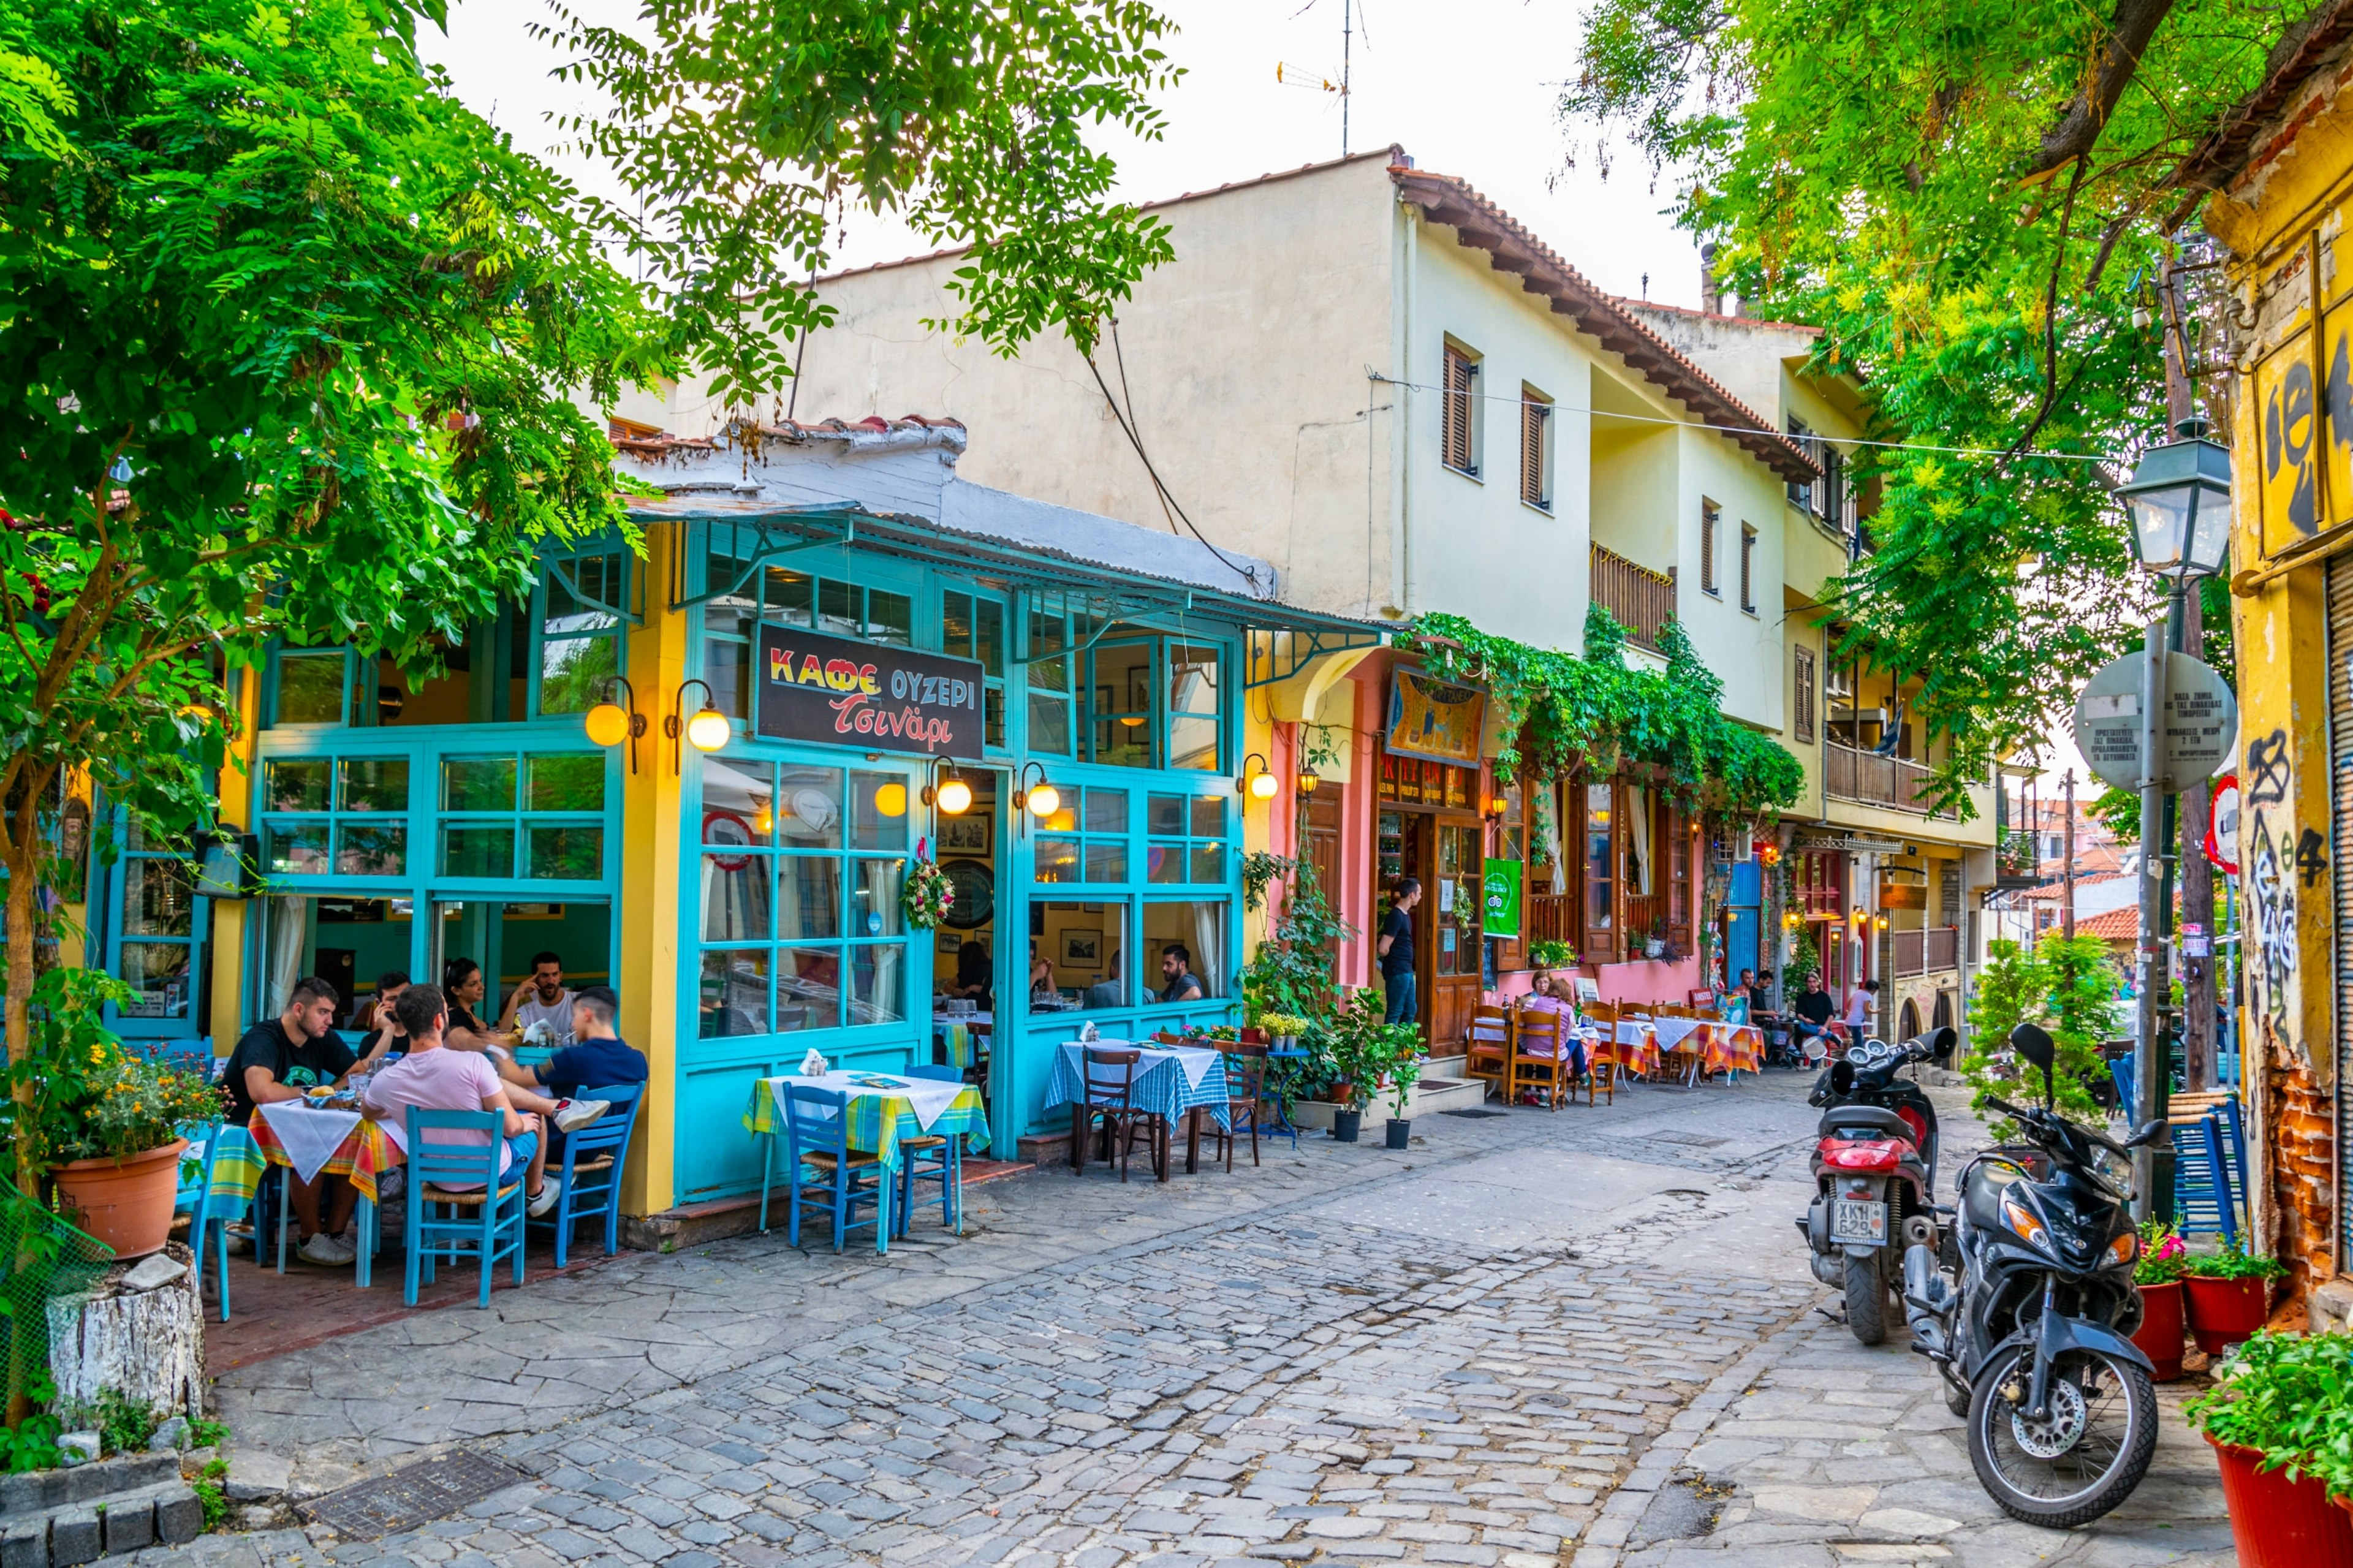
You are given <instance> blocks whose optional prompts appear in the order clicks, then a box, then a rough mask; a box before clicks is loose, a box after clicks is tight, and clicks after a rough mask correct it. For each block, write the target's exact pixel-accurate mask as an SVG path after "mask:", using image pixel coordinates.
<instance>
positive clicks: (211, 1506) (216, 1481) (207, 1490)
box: [188, 1459, 228, 1535]
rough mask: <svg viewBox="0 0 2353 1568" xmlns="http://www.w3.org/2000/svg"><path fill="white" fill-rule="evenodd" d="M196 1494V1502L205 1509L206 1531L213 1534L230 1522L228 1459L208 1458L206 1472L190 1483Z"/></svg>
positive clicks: (189, 1486)
mask: <svg viewBox="0 0 2353 1568" xmlns="http://www.w3.org/2000/svg"><path fill="white" fill-rule="evenodd" d="M188 1489H189V1490H190V1491H192V1492H194V1493H195V1494H196V1502H197V1505H198V1506H199V1507H201V1508H202V1509H203V1510H205V1532H206V1534H208V1535H209V1534H211V1533H212V1532H213V1531H216V1530H219V1529H220V1528H221V1527H222V1526H224V1525H226V1524H227V1522H228V1461H227V1459H208V1460H206V1462H205V1470H204V1474H203V1475H201V1476H199V1477H197V1478H196V1479H195V1480H193V1481H190V1482H189V1483H188Z"/></svg>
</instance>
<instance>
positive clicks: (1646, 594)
mask: <svg viewBox="0 0 2353 1568" xmlns="http://www.w3.org/2000/svg"><path fill="white" fill-rule="evenodd" d="M1593 602H1594V603H1595V604H1597V605H1600V606H1601V607H1602V608H1603V609H1606V610H1608V611H1609V613H1610V614H1611V615H1612V616H1616V617H1617V620H1618V624H1619V625H1620V626H1624V627H1625V628H1626V637H1627V640H1628V641H1630V642H1635V643H1640V644H1641V646H1642V647H1647V648H1653V649H1655V648H1656V647H1658V646H1659V633H1660V631H1661V630H1662V629H1663V628H1664V627H1665V626H1666V624H1667V622H1668V621H1669V620H1671V619H1672V618H1673V616H1674V613H1675V578H1674V574H1673V573H1672V572H1653V571H1651V569H1650V568H1649V567H1648V566H1637V565H1635V564H1634V563H1632V562H1631V561H1629V560H1627V559H1626V558H1625V557H1624V556H1623V555H1620V554H1619V553H1618V552H1616V551H1614V550H1606V549H1604V548H1602V547H1601V546H1600V545H1599V544H1597V545H1595V546H1594V547H1593Z"/></svg>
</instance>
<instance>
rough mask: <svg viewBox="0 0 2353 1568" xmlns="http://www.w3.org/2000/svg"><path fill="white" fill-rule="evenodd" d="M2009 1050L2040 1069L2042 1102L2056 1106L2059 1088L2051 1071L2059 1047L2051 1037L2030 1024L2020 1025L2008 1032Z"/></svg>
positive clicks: (2057, 1056) (2057, 1057) (2057, 1055)
mask: <svg viewBox="0 0 2353 1568" xmlns="http://www.w3.org/2000/svg"><path fill="white" fill-rule="evenodd" d="M2010 1049H2011V1050H2014V1051H2016V1052H2017V1053H2018V1054H2019V1055H2020V1056H2021V1057H2023V1058H2026V1060H2028V1061H2029V1062H2031V1063H2032V1064H2033V1065H2034V1066H2036V1067H2038V1068H2042V1102H2043V1103H2044V1104H2045V1105H2054V1104H2056V1103H2057V1102H2058V1095H2059V1086H2058V1084H2057V1082H2056V1081H2055V1080H2054V1079H2052V1072H2051V1069H2052V1065H2053V1064H2055V1063H2056V1062H2057V1061H2058V1059H2059V1047H2057V1046H2056V1045H2055V1044H2054V1043H2052V1038H2051V1037H2050V1036H2049V1035H2046V1034H2044V1033H2043V1032H2042V1030H2041V1029H2038V1028H2036V1027H2035V1026H2033V1025H2031V1024H2021V1025H2020V1026H2018V1027H2016V1028H2015V1029H2012V1030H2011V1031H2010Z"/></svg>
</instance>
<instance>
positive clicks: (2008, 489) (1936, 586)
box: [1561, 0, 2319, 805]
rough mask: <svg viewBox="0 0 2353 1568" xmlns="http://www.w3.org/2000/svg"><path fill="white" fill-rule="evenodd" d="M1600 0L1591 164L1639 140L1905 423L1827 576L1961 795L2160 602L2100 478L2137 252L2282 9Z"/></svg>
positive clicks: (2129, 355)
mask: <svg viewBox="0 0 2353 1568" xmlns="http://www.w3.org/2000/svg"><path fill="white" fill-rule="evenodd" d="M2312 14H2313V15H2318V14H2319V12H2318V11H2314V12H2313V13H2312ZM1586 19H1587V32H1586V37H1585V43H1584V47H1583V51H1582V58H1580V60H1579V62H1578V70H1577V73H1576V75H1575V76H1574V78H1573V79H1572V80H1571V83H1570V85H1569V87H1568V88H1567V91H1566V92H1565V93H1564V95H1563V97H1562V99H1561V111H1562V114H1563V117H1564V119H1565V121H1567V123H1568V124H1569V125H1570V126H1571V127H1572V128H1573V130H1574V132H1575V133H1576V135H1577V138H1578V142H1577V148H1576V149H1575V150H1574V151H1573V153H1572V156H1576V155H1579V154H1581V153H1586V152H1587V151H1588V150H1590V149H1591V148H1593V147H1595V146H1599V148H1600V149H1601V153H1602V158H1603V162H1604V164H1605V167H1606V165H1607V163H1608V159H1609V148H1610V146H1611V144H1612V142H1613V140H1614V139H1617V138H1621V137H1624V138H1630V139H1631V141H1632V142H1633V143H1634V145H1635V146H1636V147H1637V148H1638V149H1639V150H1640V153H1641V155H1642V156H1643V157H1644V158H1645V159H1646V160H1647V161H1648V162H1649V163H1650V164H1651V170H1652V174H1653V177H1654V178H1656V177H1659V176H1662V175H1663V176H1666V177H1669V178H1671V179H1672V180H1673V181H1674V182H1675V183H1676V201H1677V205H1676V211H1677V214H1678V216H1679V217H1680V219H1681V220H1682V221H1683V223H1684V224H1686V225H1687V226H1690V227H1692V228H1693V229H1694V231H1696V232H1697V233H1699V234H1700V235H1702V236H1703V237H1707V238H1709V239H1712V240H1714V241H1715V242H1717V243H1718V245H1719V250H1718V253H1717V255H1718V261H1719V265H1720V267H1721V268H1722V269H1723V270H1724V271H1725V273H1726V275H1727V276H1728V278H1729V280H1730V281H1731V282H1732V284H1733V285H1734V286H1735V287H1736V289H1737V290H1738V291H1739V293H1740V294H1741V295H1742V296H1743V297H1744V299H1745V300H1747V301H1749V302H1750V303H1751V304H1752V306H1753V307H1754V308H1755V309H1757V310H1763V311H1768V312H1770V313H1772V314H1774V315H1777V316H1780V317H1784V318H1786V319H1792V320H1797V321H1808V322H1811V323H1814V324H1817V325H1820V327H1822V328H1823V329H1824V332H1823V335H1822V337H1821V338H1820V342H1819V346H1818V348H1817V351H1816V353H1815V356H1814V363H1813V368H1814V369H1815V370H1817V371H1820V372H1830V373H1847V374H1856V375H1859V376H1860V377H1862V380H1863V381H1864V382H1865V384H1867V386H1868V387H1869V389H1870V394H1871V398H1872V411H1873V428H1872V429H1871V431H1870V434H1871V435H1872V436H1873V437H1876V438H1879V439H1882V440H1886V441H1891V442H1894V443H1897V444H1898V445H1896V446H1894V447H1883V448H1866V449H1864V451H1863V452H1862V455H1861V457H1860V458H1859V459H1858V464H1857V470H1856V475H1855V478H1856V481H1857V482H1858V483H1860V484H1864V485H1868V486H1871V487H1873V489H1875V492H1876V499H1877V501H1878V510H1877V514H1876V515H1875V517H1874V518H1873V520H1872V524H1871V528H1870V533H1871V542H1872V544H1873V546H1874V549H1873V552H1871V553H1869V554H1867V555H1865V556H1864V557H1863V558H1862V560H1861V561H1860V562H1859V563H1858V564H1857V565H1856V566H1855V568H1854V569H1853V570H1852V572H1850V573H1849V574H1847V575H1846V576H1845V577H1844V579H1843V580H1842V581H1840V582H1837V583H1834V584H1828V585H1827V589H1828V602H1830V603H1831V604H1832V605H1834V606H1835V608H1836V612H1837V614H1838V616H1840V618H1841V623H1842V624H1843V625H1844V626H1846V627H1847V628H1848V630H1847V639H1848V640H1847V647H1848V648H1849V649H1850V650H1862V649H1868V650H1869V652H1870V654H1871V656H1872V657H1873V658H1874V660H1875V661H1876V662H1877V663H1879V664H1880V665H1881V666H1882V667H1883V668H1893V669H1895V670H1898V671H1901V672H1903V673H1905V674H1906V675H1909V676H1916V677H1918V678H1919V679H1921V681H1922V683H1923V684H1922V689H1921V690H1920V692H1919V693H1918V695H1917V696H1916V697H1915V698H1913V699H1911V700H1910V704H1909V705H1910V709H1911V711H1912V714H1913V717H1914V719H1915V721H1916V722H1918V723H1920V724H1921V725H1922V726H1923V728H1924V730H1925V731H1926V734H1927V735H1928V736H1929V737H1931V738H1941V739H1943V740H1944V741H1946V742H1947V743H1948V747H1949V751H1948V752H1947V754H1946V755H1944V756H1943V758H1942V760H1940V762H1939V763H1938V767H1939V769H1940V772H1941V778H1942V781H1943V783H1944V784H1945V785H1946V786H1947V790H1948V791H1949V792H1952V793H1951V795H1950V796H1949V798H1951V799H1952V801H1953V803H1954V804H1955V805H1961V804H1962V802H1961V801H1960V799H1959V798H1958V795H1957V791H1958V789H1959V787H1960V785H1961V784H1964V783H1966V782H1968V781H1971V780H1977V781H1981V780H1982V779H1983V778H1984V776H1985V773H1986V770H1987V768H1988V766H1989V763H1991V762H1992V761H1993V760H1994V759H1995V758H1996V757H1998V756H2000V755H2003V754H2005V753H2006V752H2010V751H2012V750H2015V749H2018V748H2020V747H2021V746H2029V745H2032V744H2035V743H2037V742H2040V741H2041V739H2042V736H2043V735H2045V734H2047V733H2049V732H2050V731H2051V730H2052V726H2053V724H2054V722H2055V721H2056V720H2057V719H2058V718H2060V717H2061V716H2062V715H2063V712H2064V711H2065V709H2066V705H2067V704H2068V703H2069V702H2070V701H2072V700H2073V694H2074V692H2075V690H2076V689H2078V688H2079V687H2080V686H2081V684H2082V681H2083V680H2084V678H2085V677H2086V676H2088V675H2089V673H2090V672H2091V670H2092V669H2093V668H2096V666H2097V665H2099V664H2100V663H2102V662H2104V661H2105V659H2106V658H2109V657H2111V656H2112V655H2113V654H2114V653H2115V652H2116V651H2118V650H2120V649H2121V648H2122V647H2125V646H2126V645H2127V644H2128V643H2129V642H2132V641H2135V640H2137V628H2138V627H2139V626H2141V625H2142V624H2143V623H2144V621H2145V620H2146V618H2147V614H2148V612H2149V610H2150V607H2151V603H2152V601H2151V597H2150V595H2149V591H2148V589H2147V586H2146V585H2145V584H2144V583H2143V582H2142V581H2141V580H2140V579H2139V577H2138V574H2137V571H2136V570H2135V568H2134V567H2133V564H2132V557H2131V550H2130V545H2129V542H2128V540H2127V538H2126V531H2125V529H2124V526H2123V519H2122V516H2121V513H2120V511H2119V510H2118V509H2117V508H2116V505H2115V503H2114V502H2113V500H2111V499H2110V495H2109V487H2110V486H2111V485H2112V484H2113V483H2114V482H2115V481H2116V478H2117V477H2118V475H2119V471H2120V465H2123V464H2128V463H2129V461H2130V458H2131V454H2132V451H2133V449H2134V448H2135V447H2137V445H2138V444H2139V443H2140V442H2142V441H2144V440H2146V439H2147V438H2149V437H2150V436H2151V434H2152V433H2153V432H2154V431H2156V430H2157V429H2158V427H2159V426H2161V424H2162V420H2163V413H2164V408H2163V398H2162V396H2161V390H2162V376H2161V370H2160V364H2159V342H2160V339H2159V332H2160V331H2162V330H2164V326H2165V321H2166V317H2167V311H2166V310H2164V309H2163V308H2162V307H2161V303H2160V302H2159V301H2158V300H2157V298H2156V295H2155V291H2154V288H2153V280H2154V279H2155V278H2156V276H2157V275H2158V267H2159V264H2160V262H2161V261H2162V260H2163V259H2164V258H2165V257H2166V256H2167V255H2168V251H2169V249H2170V247H2171V246H2172V244H2173V240H2172V237H2173V236H2174V235H2175V234H2176V233H2177V231H2178V230H2179V227H2180V226H2181V225H2182V223H2183V222H2184V221H2185V220H2186V219H2187V218H2188V217H2189V216H2191V214H2192V213H2193V212H2194V210H2195V206H2196V202H2197V199H2198V195H2199V193H2196V192H2190V193H2188V194H2185V193H2184V191H2183V190H2182V189H2181V188H2179V185H2178V184H2176V174H2177V171H2178V170H2179V167H2180V165H2181V163H2182V161H2183V159H2184V157H2185V156H2186V155H2187V154H2189V153H2190V152H2191V150H2192V149H2193V147H2195V145H2196V144H2197V142H2198V141H2199V139H2200V137H2201V136H2202V135H2203V134H2205V133H2206V132H2208V131H2209V130H2210V129H2211V128H2212V127H2213V126H2214V125H2215V124H2216V122H2217V121H2218V119H2219V117H2220V116H2221V114H2222V113H2223V112H2224V111H2225V110H2228V109H2229V108H2230V107H2231V106H2232V105H2234V104H2235V103H2237V102H2238V101H2239V100H2240V99H2241V98H2242V96H2243V95H2244V94H2245V93H2246V92H2248V91H2249V90H2250V89H2252V88H2253V86H2254V85H2255V84H2256V83H2257V82H2258V81H2259V80H2260V79H2261V77H2262V74H2263V68H2264V62H2265V57H2266V51H2267V50H2269V49H2270V48H2271V47H2272V46H2273V45H2274V41H2275V40H2277V39H2278V37H2279V34H2280V31H2281V28H2282V26H2283V23H2284V20H2285V18H2284V16H2283V12H2282V9H2281V8H2280V7H2278V6H2276V5H2270V4H2267V3H2264V0H2113V4H2112V6H2091V7H2087V6H2081V5H2068V4H2062V3H2059V0H2022V3H2019V4H2009V5H1988V4H1985V3H1984V0H1929V3H1928V4H1926V5H1890V4H1887V3H1885V0H1725V3H1723V4H1715V3H1702V0H1594V3H1593V4H1592V5H1591V6H1590V7H1589V9H1588V11H1587V14H1586ZM2308 20H2309V18H2308V17H2307V18H2306V21H2307V22H2308ZM2303 26H2306V22H2297V23H2295V27H2293V28H2291V31H2292V32H2293V31H2295V30H2297V29H2300V28H2302V27H2303ZM2196 314H2197V313H2196V311H2195V310H2193V311H2192V312H2191V316H2192V319H2191V320H2189V321H2187V322H2185V323H2184V324H2183V328H2182V330H2183V331H2184V332H2185V333H2186V334H2187V337H2188V341H2189V349H2190V356H2191V358H2192V359H2193V360H2194V359H2197V358H2199V357H2201V356H2202V355H2204V354H2205V353H2206V350H2205V346H2204V345H2205V338H2204V336H2203V329H2202V327H2201V326H2200V322H2199V321H2198V320H2197V319H2196ZM1938 448H1963V450H1943V449H1938ZM2088 459H2096V460H2088ZM2209 624H2210V625H2211V624H2213V622H2212V621H2211V620H2210V622H2209Z"/></svg>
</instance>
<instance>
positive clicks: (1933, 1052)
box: [1926, 1024, 1961, 1062]
mask: <svg viewBox="0 0 2353 1568" xmlns="http://www.w3.org/2000/svg"><path fill="white" fill-rule="evenodd" d="M1926 1040H1927V1042H1928V1054H1929V1055H1930V1056H1932V1057H1934V1058H1936V1060H1938V1061H1939V1062H1948V1061H1951V1060H1952V1059H1953V1052H1954V1051H1955V1050H1957V1049H1958V1048H1959V1047H1960V1043H1961V1032H1960V1031H1959V1030H1958V1029H1956V1028H1954V1027H1953V1026H1951V1025H1950V1024H1947V1025H1946V1026H1944V1027H1943V1028H1941V1029H1931V1030H1930V1031H1929V1032H1928V1034H1927V1035H1926Z"/></svg>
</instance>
